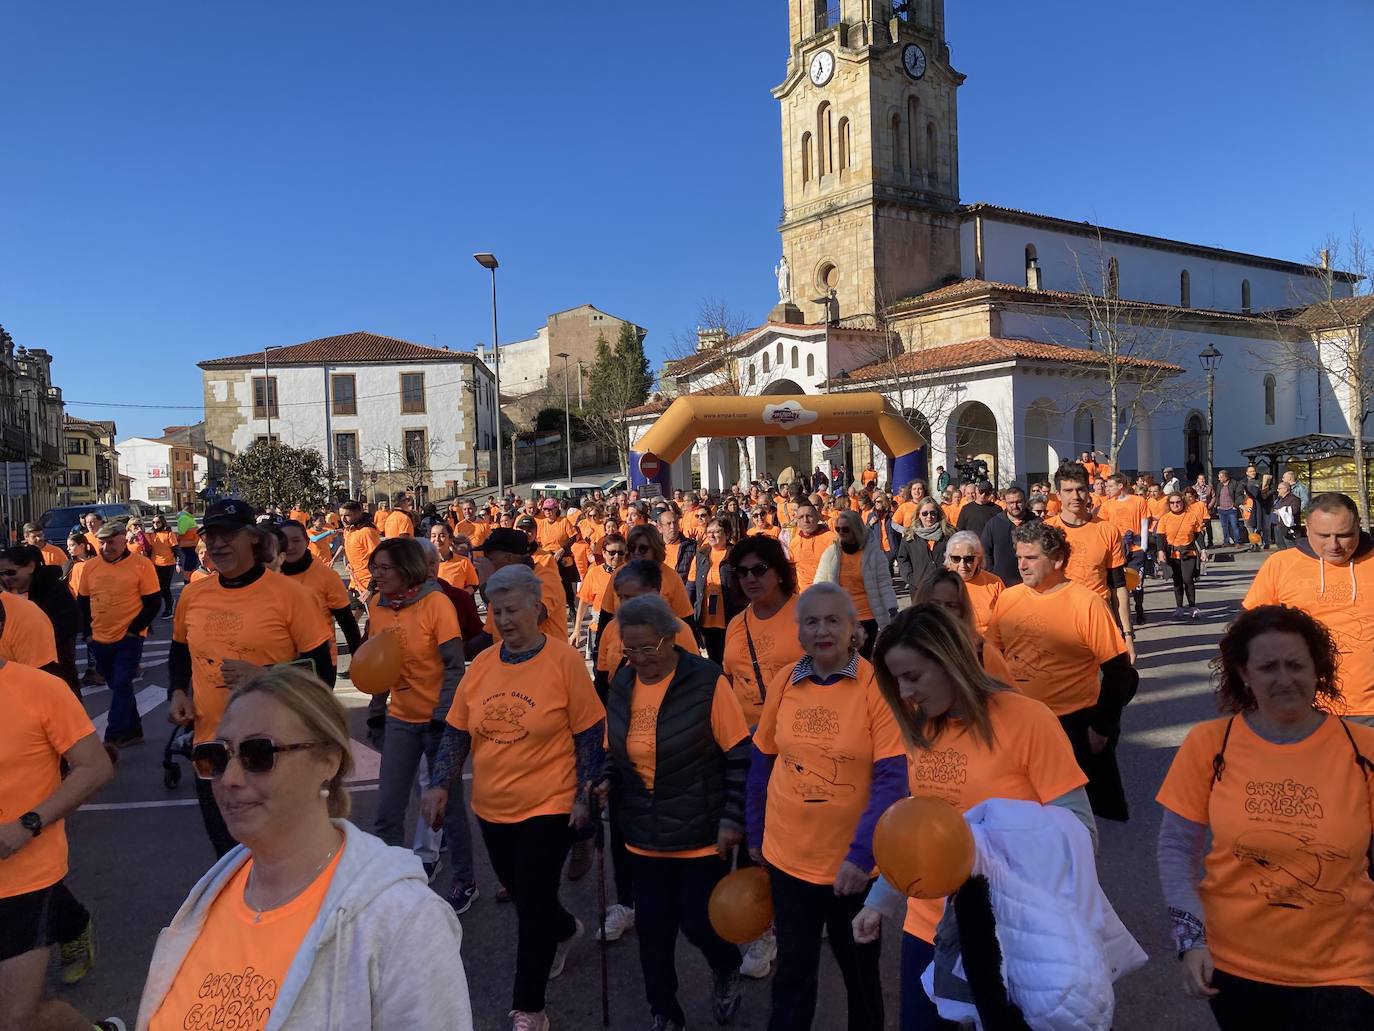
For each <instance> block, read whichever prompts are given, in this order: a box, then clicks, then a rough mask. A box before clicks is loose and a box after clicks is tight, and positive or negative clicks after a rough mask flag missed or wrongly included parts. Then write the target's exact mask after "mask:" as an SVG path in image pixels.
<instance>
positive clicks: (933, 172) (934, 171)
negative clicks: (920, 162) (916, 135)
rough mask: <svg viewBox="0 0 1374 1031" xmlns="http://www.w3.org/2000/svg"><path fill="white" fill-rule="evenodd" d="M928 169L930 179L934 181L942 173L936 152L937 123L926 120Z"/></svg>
mask: <svg viewBox="0 0 1374 1031" xmlns="http://www.w3.org/2000/svg"><path fill="white" fill-rule="evenodd" d="M926 170H927V171H928V172H929V173H930V181H931V182H934V181H935V180H936V178H937V177H938V176H939V174H940V161H939V158H938V156H937V155H936V152H935V123H934V122H926Z"/></svg>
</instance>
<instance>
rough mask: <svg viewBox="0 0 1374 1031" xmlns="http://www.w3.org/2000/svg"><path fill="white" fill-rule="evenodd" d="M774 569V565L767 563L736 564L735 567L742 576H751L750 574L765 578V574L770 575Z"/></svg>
mask: <svg viewBox="0 0 1374 1031" xmlns="http://www.w3.org/2000/svg"><path fill="white" fill-rule="evenodd" d="M772 571H773V567H772V566H766V565H763V566H736V567H735V572H736V573H737V574H738V575H739V576H740V577H741V578H744V577H749V576H756V577H758V578H759V579H763V578H764V577H765V576H767V575H768V574H769V573H771V572H772Z"/></svg>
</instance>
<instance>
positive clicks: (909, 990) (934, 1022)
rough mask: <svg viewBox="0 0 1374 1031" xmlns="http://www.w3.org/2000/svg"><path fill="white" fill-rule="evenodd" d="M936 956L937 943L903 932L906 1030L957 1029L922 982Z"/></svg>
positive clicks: (903, 999) (936, 1030)
mask: <svg viewBox="0 0 1374 1031" xmlns="http://www.w3.org/2000/svg"><path fill="white" fill-rule="evenodd" d="M934 958H935V946H934V945H932V944H931V943H930V942H928V941H924V940H922V939H920V938H917V937H916V936H915V935H914V934H905V933H904V934H903V935H902V1022H901V1029H902V1031H940V1029H941V1028H957V1027H958V1026H959V1025H958V1024H956V1023H954V1022H953V1021H952V1020H945V1019H944V1018H943V1017H942V1016H940V1011H939V1010H937V1009H936V1008H935V1003H933V1002H931V1001H930V996H928V995H926V990H925V988H924V987H922V985H921V975H922V974H924V973H925V972H926V967H928V966H930V961H931V960H932V959H934Z"/></svg>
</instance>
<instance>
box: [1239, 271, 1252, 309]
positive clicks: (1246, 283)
mask: <svg viewBox="0 0 1374 1031" xmlns="http://www.w3.org/2000/svg"><path fill="white" fill-rule="evenodd" d="M1240 310H1241V311H1243V312H1246V313H1248V312H1249V311H1250V280H1248V279H1242V280H1241V281H1240Z"/></svg>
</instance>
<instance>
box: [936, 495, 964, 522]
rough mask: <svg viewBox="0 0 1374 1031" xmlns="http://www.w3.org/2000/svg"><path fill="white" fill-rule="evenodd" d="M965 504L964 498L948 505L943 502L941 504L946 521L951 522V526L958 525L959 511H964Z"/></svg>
mask: <svg viewBox="0 0 1374 1031" xmlns="http://www.w3.org/2000/svg"><path fill="white" fill-rule="evenodd" d="M964 504H965V502H964V501H963V499H959V500H956V501H951V502H950V503H949V504H948V505H944V504H942V505H941V506H940V511H942V512H944V514H945V522H947V523H949V525H950V526H958V525H959V513H960V512H962V511H963V509H964Z"/></svg>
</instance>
